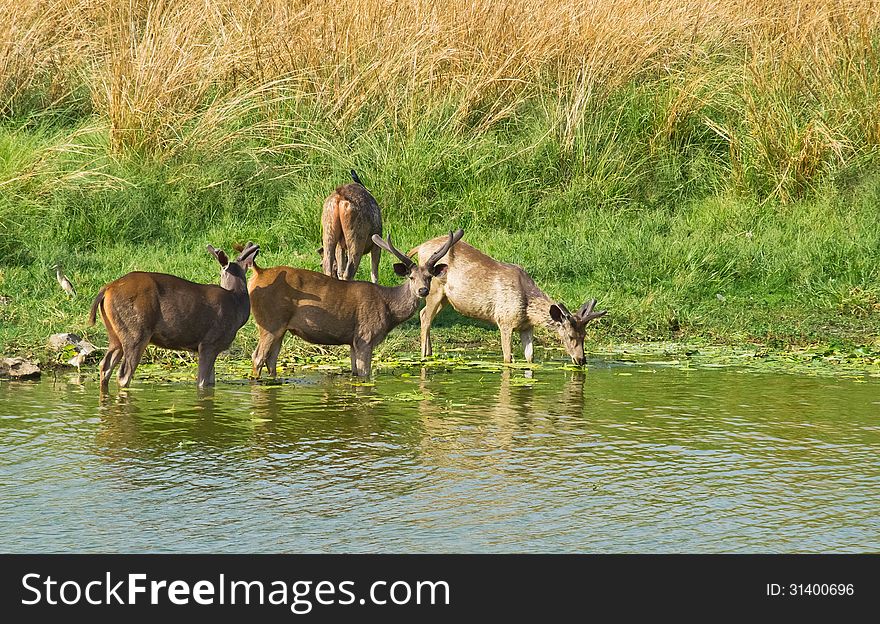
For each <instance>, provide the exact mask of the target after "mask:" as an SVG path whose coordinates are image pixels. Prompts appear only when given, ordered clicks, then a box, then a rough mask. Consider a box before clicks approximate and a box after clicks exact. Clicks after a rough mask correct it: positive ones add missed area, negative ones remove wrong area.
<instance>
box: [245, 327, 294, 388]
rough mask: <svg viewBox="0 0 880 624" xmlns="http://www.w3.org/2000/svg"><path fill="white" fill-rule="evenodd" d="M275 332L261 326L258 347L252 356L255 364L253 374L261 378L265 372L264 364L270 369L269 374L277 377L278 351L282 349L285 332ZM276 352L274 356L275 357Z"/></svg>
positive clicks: (283, 330)
mask: <svg viewBox="0 0 880 624" xmlns="http://www.w3.org/2000/svg"><path fill="white" fill-rule="evenodd" d="M285 331H287V330H286V328H285V329H282V330H281V332H280V333H276V334H273V333H272V332H270V331H269V330H267V329H265V328H263V327H260V339H259V342H257V348H256V349H254V353H253V355H252V356H251V360H252V362H253V365H254V369H253V376H254V377H255V378H257V379H259V377H260V375H261V374H262V372H263V366H264V365H266V366H267V368H268V369H269V376H270V377H275V364H276V362H277V361H278V352H279V351H280V350H281V342H282V341H283V340H284V332H285ZM273 353H274V357H273Z"/></svg>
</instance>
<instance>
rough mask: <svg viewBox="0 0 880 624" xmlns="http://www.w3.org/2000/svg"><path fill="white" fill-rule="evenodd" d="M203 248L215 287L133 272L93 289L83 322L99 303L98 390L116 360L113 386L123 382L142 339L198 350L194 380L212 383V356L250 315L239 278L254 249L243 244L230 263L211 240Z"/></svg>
mask: <svg viewBox="0 0 880 624" xmlns="http://www.w3.org/2000/svg"><path fill="white" fill-rule="evenodd" d="M208 251H209V252H210V253H212V254H213V255H214V257H215V258H217V262H219V263H220V266H221V269H220V285H219V286H216V285H214V284H195V283H193V282H189V281H187V280H185V279H181V278H179V277H175V276H174V275H167V274H165V273H145V272H142V271H134V272H132V273H128V274H126V275H123V276H122V277H120V278H119V279H118V280H116V281H114V282H110V283H109V284H107V285H106V286H104V287H103V288H102V289H101V290H100V291H99V292H98V296H97V297H95V301H94V302H93V303H92V309H91V312H90V313H89V325H94V324H95V316H96V313H97V311H98V309H99V308H100V310H101V318H102V319H103V320H104V326H105V327H106V328H107V337H108V340H109V344H108V346H107V353H106V355H104V359H102V360H101V366H100V369H101V389H102V390H106V389H107V386H108V385H109V383H110V376H111V375H112V374H113V369H114V368H115V367H116V364H118V363H119V362H120V361H121V362H122V364H121V365H120V367H119V386H120V387H121V388H126V387H128V384H129V383H131V378H132V377H133V376H134V371H135V370H136V369H137V366H138V363H140V361H141V357H142V356H143V354H144V349H146V348H147V345H148V344H154V345H156V346H158V347H163V348H165V349H175V350H184V351H193V352H196V353H198V354H199V373H198V385H199V387H200V388H202V387H204V386H212V385H214V361H215V360H216V359H217V355H218V354H219V353H220V352H221V351H225V350H226V349H228V348H229V345H231V344H232V340H233V339H234V338H235V334H236V333H237V332H238V330H239V329H240V328H241V326H242V325H244V324H245V323H246V322H247V320H248V316H249V315H250V309H251V307H250V301H249V299H248V293H247V285H246V283H245V280H246V279H247V278H246V274H247V268H248V266H250V265H251V264H253V262H254V258H255V257H256V255H257V253H258V252H259V251H260V248H259V246H258V245H254V244H253V243H248V244H247V245H246V246H245V248H244V249H243V250H242V252H241V253H240V254H239V256H238V257H237V258H236V259H235V261H233V262H230V261H229V258H227V256H226V254H225V253H224V252H223V251H222V250H219V249H214V247H212V246H211V245H208Z"/></svg>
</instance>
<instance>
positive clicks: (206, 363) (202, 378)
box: [197, 344, 218, 388]
mask: <svg viewBox="0 0 880 624" xmlns="http://www.w3.org/2000/svg"><path fill="white" fill-rule="evenodd" d="M217 355H218V352H217V349H216V348H214V347H213V346H208V345H205V344H200V345H199V375H198V377H197V379H198V386H199V388H204V387H205V386H213V385H214V362H216V360H217Z"/></svg>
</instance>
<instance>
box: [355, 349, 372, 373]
mask: <svg viewBox="0 0 880 624" xmlns="http://www.w3.org/2000/svg"><path fill="white" fill-rule="evenodd" d="M372 362H373V347H372V346H370V345H368V344H364V343H357V342H356V343H355V344H353V345H351V374H352V375H354V376H355V377H369V376H370V372H371V369H372Z"/></svg>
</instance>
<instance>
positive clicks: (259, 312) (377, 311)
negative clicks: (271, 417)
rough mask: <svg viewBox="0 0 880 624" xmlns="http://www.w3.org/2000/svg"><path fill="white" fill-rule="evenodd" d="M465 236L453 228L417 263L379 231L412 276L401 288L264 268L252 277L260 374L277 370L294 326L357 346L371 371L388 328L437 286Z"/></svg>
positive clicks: (400, 269)
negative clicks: (452, 252)
mask: <svg viewBox="0 0 880 624" xmlns="http://www.w3.org/2000/svg"><path fill="white" fill-rule="evenodd" d="M463 235H464V232H463V231H462V230H458V231H457V232H456V233H455V234H453V233H452V232H450V233H449V236H448V237H444V239H443V241H442V242H441V243H440V244H439V245H438V246H437V250H436V251H435V253H434V254H433V255H430V256H426V258H425V260H424V262H422V263H419V264H416V263H415V262H413V261H412V260H411V259H410V258H409V257H408V256H406V255H405V254H404V253H403V252H401V251H399V250H398V249H396V248H395V247H394V246H393V245H392V244H391V237H390V236H389V237H388V240H387V241H385V240H383V239H382V238H381V237H379V236H378V235H373V242H374V243H375V244H376V245H378V246H379V247H381V248H382V249H384V250H386V251H388V252H389V253H391V254H393V255H394V256H396V257H397V258H398V260H399V262H398V263H396V264H395V265H394V272H395V273H396V274H397V275H399V276H401V277H405V278H407V279H406V281H405V282H404V283H403V284H400V285H399V286H395V287H389V286H379V285H378V284H372V283H370V282H357V281H351V282H349V281H341V280H337V279H335V278H333V277H328V276H326V275H323V274H321V273H316V272H315V271H308V270H306V269H294V268H292V267H288V266H277V267H271V268H260V267H258V266H256V265H253V271H254V274H253V276H252V277H251V279H250V281H249V282H248V291H249V292H250V297H251V305H252V306H253V312H254V321H255V322H256V324H257V328H258V329H259V333H260V337H259V343H258V344H257V348H256V350H255V351H254V353H253V365H254V371H253V372H254V377H259V376H260V373H261V372H262V370H263V366H264V365H265V366H266V367H267V368H268V370H269V375H270V376H272V377H275V376H276V374H277V370H276V367H277V363H278V353H279V351H280V350H281V342H282V340H283V339H284V335H285V334H286V333H287V332H288V331H289V332H290V333H292V334H294V335H295V336H299V337H300V338H302V339H303V340H306V341H307V342H311V343H315V344H324V345H343V344H347V345H351V372H352V374H353V375H356V376H369V375H370V371H371V367H372V358H373V349H374V348H375V347H376V346H377V345H378V344H380V343H381V342H382V341H383V340H385V337H386V336H387V335H388V333H389V332H390V331H391V330H392V329H394V328H395V327H397V326H398V325H400V324H401V323H403V322H404V321H406V320H407V319H409V318H410V317H411V316H412V315H413V314H415V312H416V308H418V305H419V301H420V299H421V298H423V297H425V296H426V295H427V294H428V293H429V292H430V289H431V280H432V279H433V278H435V277H437V276H438V275H442V274H443V272H444V271H445V270H446V266H445V265H442V264H438V263H437V261H438V260H439V259H440V258H441V257H442V256H443V255H444V254H445V253H446V252H447V251H449V249H450V248H452V246H453V245H455V244H456V243H457V242H458V241H459V240H460V239H461V237H462V236H463Z"/></svg>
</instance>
